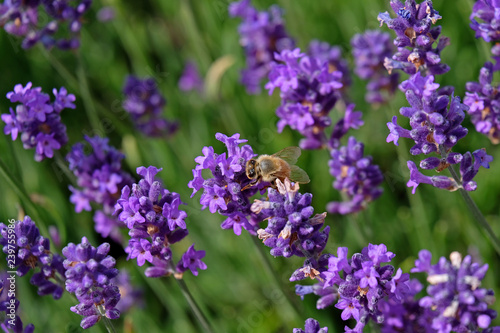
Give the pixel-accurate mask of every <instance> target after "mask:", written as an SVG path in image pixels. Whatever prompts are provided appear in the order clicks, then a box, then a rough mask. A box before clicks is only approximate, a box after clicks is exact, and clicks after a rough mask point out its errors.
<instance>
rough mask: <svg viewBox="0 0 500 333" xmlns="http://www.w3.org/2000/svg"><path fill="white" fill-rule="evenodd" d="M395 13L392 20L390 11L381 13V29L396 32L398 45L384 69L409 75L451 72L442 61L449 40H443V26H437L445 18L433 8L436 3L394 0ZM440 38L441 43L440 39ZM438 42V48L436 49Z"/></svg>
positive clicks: (387, 59)
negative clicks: (420, 72) (443, 51)
mask: <svg viewBox="0 0 500 333" xmlns="http://www.w3.org/2000/svg"><path fill="white" fill-rule="evenodd" d="M391 7H392V10H393V11H394V12H395V13H396V14H397V17H396V18H394V19H392V18H391V16H390V15H389V13H388V12H384V13H380V14H379V15H378V20H379V21H380V26H382V24H384V23H385V24H386V25H387V27H388V28H389V29H391V30H394V31H395V32H396V36H397V37H396V39H395V40H394V45H396V46H397V48H398V52H396V53H395V54H394V55H393V56H392V58H385V63H384V66H385V68H386V69H387V70H388V71H389V73H391V72H392V70H393V69H401V70H402V71H404V72H405V73H408V74H415V73H417V72H418V71H419V70H422V71H423V72H425V73H427V74H432V75H439V74H444V73H446V72H447V71H449V70H450V67H449V66H448V65H446V64H443V63H442V62H441V56H440V54H441V51H442V50H443V49H444V48H445V47H446V46H448V45H449V43H450V41H449V38H448V37H441V38H439V35H440V34H441V26H436V27H433V25H434V24H435V23H436V21H437V20H439V19H441V16H440V15H439V13H438V12H437V11H436V10H435V9H434V8H433V7H432V1H430V0H425V1H423V2H422V3H420V4H417V3H416V2H415V0H406V1H405V3H402V2H401V1H400V0H391ZM438 39H439V40H438ZM436 41H437V45H436V46H435V47H433V45H434V43H435V42H436Z"/></svg>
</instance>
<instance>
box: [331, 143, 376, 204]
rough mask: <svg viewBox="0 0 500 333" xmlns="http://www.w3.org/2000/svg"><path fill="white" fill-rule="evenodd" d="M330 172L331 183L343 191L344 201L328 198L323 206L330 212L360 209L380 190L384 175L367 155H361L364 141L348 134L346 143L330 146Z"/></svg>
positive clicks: (374, 197)
mask: <svg viewBox="0 0 500 333" xmlns="http://www.w3.org/2000/svg"><path fill="white" fill-rule="evenodd" d="M330 154H331V160H330V161H329V162H328V164H329V166H330V174H331V175H332V176H334V177H335V181H334V183H333V187H334V188H335V189H336V190H338V191H341V192H342V193H345V195H346V196H347V198H348V201H344V202H336V201H333V202H330V203H328V205H327V208H326V209H327V210H328V212H330V213H333V214H351V213H355V212H358V211H360V210H363V209H364V208H366V206H367V204H368V203H369V202H371V201H373V200H375V199H377V198H378V197H380V195H381V194H382V192H383V189H382V187H380V184H382V182H383V180H384V176H383V175H382V172H381V171H380V168H379V167H378V165H374V164H372V157H371V156H367V157H365V156H364V145H363V143H361V142H358V141H356V139H355V138H354V137H350V138H349V140H348V143H347V145H346V146H342V147H340V148H335V149H332V150H331V152H330Z"/></svg>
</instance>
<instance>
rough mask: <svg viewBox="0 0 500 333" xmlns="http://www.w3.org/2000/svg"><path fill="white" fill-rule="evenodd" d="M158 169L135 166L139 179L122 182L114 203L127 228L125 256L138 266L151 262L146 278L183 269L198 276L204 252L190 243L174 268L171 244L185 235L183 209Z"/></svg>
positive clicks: (184, 213) (175, 273)
mask: <svg viewBox="0 0 500 333" xmlns="http://www.w3.org/2000/svg"><path fill="white" fill-rule="evenodd" d="M161 170H162V169H158V168H156V167H154V166H149V167H148V168H146V167H139V168H137V174H138V175H139V176H141V177H142V179H141V180H140V181H139V182H138V183H136V184H132V186H131V187H130V186H128V185H126V186H125V187H124V188H123V189H122V195H121V197H120V199H118V202H117V203H116V205H115V212H114V214H115V215H116V216H118V218H119V220H120V221H122V222H123V223H124V224H125V225H126V226H127V228H129V229H130V232H129V235H130V237H131V239H130V240H129V242H128V246H127V247H126V248H125V252H126V253H128V259H137V264H138V265H139V266H142V265H144V263H145V262H146V261H148V262H150V263H151V264H153V266H152V267H148V268H147V269H146V272H145V274H146V276H147V277H162V276H167V275H171V274H174V275H176V277H177V278H181V277H182V274H183V273H184V272H185V271H186V270H188V269H189V270H191V272H192V273H193V275H198V269H202V270H203V269H206V268H207V266H206V265H205V263H204V262H202V261H201V259H202V258H203V257H204V256H205V251H196V250H195V249H194V244H193V245H192V246H191V247H190V248H189V249H188V250H187V251H186V252H185V253H184V255H183V256H182V259H181V260H180V261H179V264H178V265H177V267H174V264H173V262H172V261H173V259H172V250H171V248H170V245H171V244H175V243H177V242H179V241H181V240H182V239H183V238H185V237H186V236H187V235H188V230H187V227H186V222H185V221H184V219H185V218H186V217H187V214H186V212H185V211H182V210H179V206H180V205H181V204H183V202H182V201H181V199H180V196H179V194H178V193H175V192H170V191H168V190H167V189H165V188H164V187H163V186H162V185H161V183H160V182H159V181H158V180H155V176H156V174H157V173H158V172H159V171H161Z"/></svg>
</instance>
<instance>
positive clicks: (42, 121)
mask: <svg viewBox="0 0 500 333" xmlns="http://www.w3.org/2000/svg"><path fill="white" fill-rule="evenodd" d="M31 86H32V84H31V82H28V84H26V87H23V86H22V85H21V84H18V85H16V86H15V87H14V91H11V92H9V93H7V98H8V99H9V100H10V101H11V102H12V103H21V104H19V105H17V106H16V110H15V112H14V110H13V109H12V108H10V109H9V111H10V113H9V114H2V121H3V122H4V123H5V124H6V125H5V128H4V133H5V134H6V135H8V134H10V135H11V137H12V140H16V139H17V136H18V135H19V134H21V141H22V142H23V146H24V148H25V149H32V148H35V160H36V161H38V162H39V161H41V160H43V159H44V158H46V157H48V158H52V157H53V156H54V150H58V149H60V148H61V147H62V146H63V145H65V144H66V143H67V142H68V136H67V134H66V126H64V124H63V123H62V122H61V116H60V115H59V114H60V113H61V111H62V110H64V109H66V108H70V109H74V108H75V105H74V104H73V102H74V101H75V96H74V95H72V94H69V95H68V92H67V91H66V89H65V88H64V87H61V89H59V91H57V89H55V88H54V90H53V91H52V92H53V93H54V96H55V99H54V101H53V102H50V96H49V95H47V94H45V93H42V88H40V87H36V88H32V87H31Z"/></svg>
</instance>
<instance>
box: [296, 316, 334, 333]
mask: <svg viewBox="0 0 500 333" xmlns="http://www.w3.org/2000/svg"><path fill="white" fill-rule="evenodd" d="M293 333H328V327H323V328H321V327H320V325H319V322H318V321H317V320H316V319H314V318H309V319H306V322H305V325H304V329H300V328H294V329H293Z"/></svg>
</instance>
